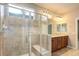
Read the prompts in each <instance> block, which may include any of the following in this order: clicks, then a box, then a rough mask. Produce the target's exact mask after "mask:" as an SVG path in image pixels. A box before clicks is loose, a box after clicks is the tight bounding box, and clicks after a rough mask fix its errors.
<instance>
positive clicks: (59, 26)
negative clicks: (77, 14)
mask: <svg viewBox="0 0 79 59" xmlns="http://www.w3.org/2000/svg"><path fill="white" fill-rule="evenodd" d="M57 32H67V24H65V23H64V24H57Z"/></svg>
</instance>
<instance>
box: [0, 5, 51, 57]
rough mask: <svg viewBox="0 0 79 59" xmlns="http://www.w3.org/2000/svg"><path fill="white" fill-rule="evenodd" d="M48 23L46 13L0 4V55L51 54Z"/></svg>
mask: <svg viewBox="0 0 79 59" xmlns="http://www.w3.org/2000/svg"><path fill="white" fill-rule="evenodd" d="M2 10H3V12H2ZM10 10H11V11H10ZM12 10H15V11H18V12H20V13H18V12H14V13H13V12H12ZM2 15H3V16H2ZM48 25H49V21H48V18H47V16H45V15H42V14H39V13H34V12H31V11H29V10H24V9H19V8H16V7H12V6H9V5H0V55H1V56H50V55H51V50H50V49H51V48H50V46H51V39H50V35H49V34H48Z"/></svg>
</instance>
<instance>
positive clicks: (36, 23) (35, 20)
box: [31, 13, 41, 56]
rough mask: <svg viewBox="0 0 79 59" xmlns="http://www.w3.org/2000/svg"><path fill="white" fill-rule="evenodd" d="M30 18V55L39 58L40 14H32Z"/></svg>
mask: <svg viewBox="0 0 79 59" xmlns="http://www.w3.org/2000/svg"><path fill="white" fill-rule="evenodd" d="M32 14H33V16H32V18H31V52H32V53H31V55H32V56H33V55H36V56H40V16H41V15H40V14H37V13H32Z"/></svg>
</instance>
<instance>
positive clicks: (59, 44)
mask: <svg viewBox="0 0 79 59" xmlns="http://www.w3.org/2000/svg"><path fill="white" fill-rule="evenodd" d="M57 43H58V46H57V48H58V49H60V48H61V37H58V39H57Z"/></svg>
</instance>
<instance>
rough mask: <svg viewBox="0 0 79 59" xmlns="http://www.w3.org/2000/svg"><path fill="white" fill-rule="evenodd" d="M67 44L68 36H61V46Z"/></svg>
mask: <svg viewBox="0 0 79 59" xmlns="http://www.w3.org/2000/svg"><path fill="white" fill-rule="evenodd" d="M67 44H68V36H63V37H62V44H61V45H62V48H63V47H66V46H67Z"/></svg>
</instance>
